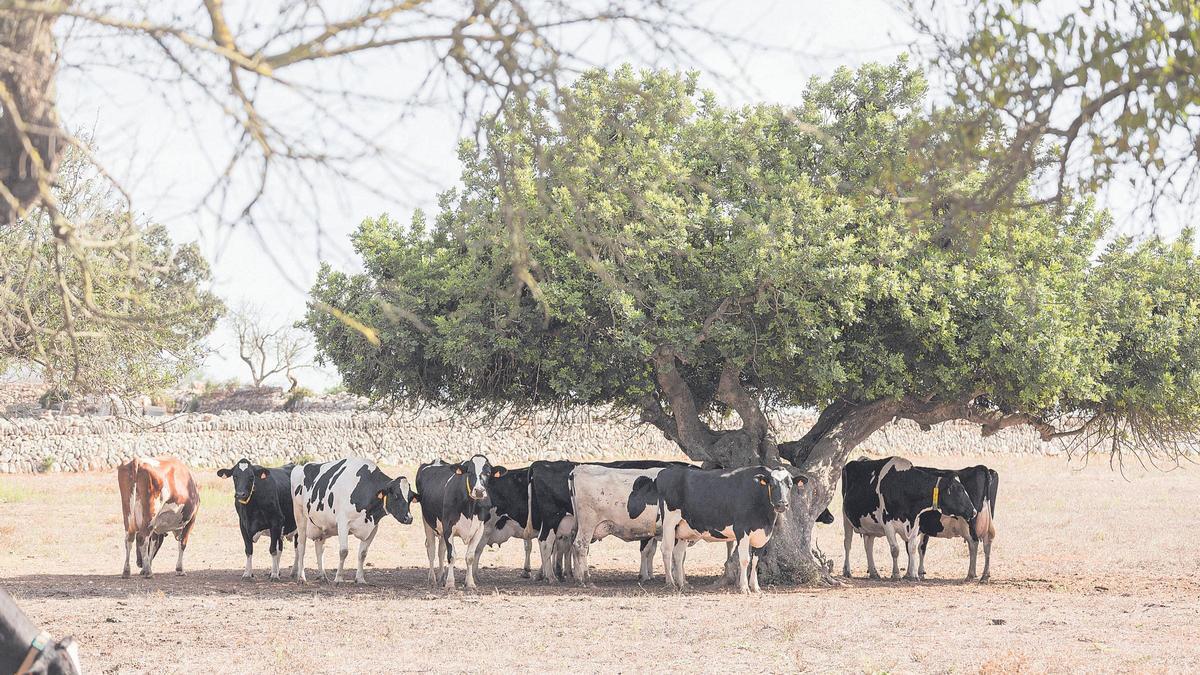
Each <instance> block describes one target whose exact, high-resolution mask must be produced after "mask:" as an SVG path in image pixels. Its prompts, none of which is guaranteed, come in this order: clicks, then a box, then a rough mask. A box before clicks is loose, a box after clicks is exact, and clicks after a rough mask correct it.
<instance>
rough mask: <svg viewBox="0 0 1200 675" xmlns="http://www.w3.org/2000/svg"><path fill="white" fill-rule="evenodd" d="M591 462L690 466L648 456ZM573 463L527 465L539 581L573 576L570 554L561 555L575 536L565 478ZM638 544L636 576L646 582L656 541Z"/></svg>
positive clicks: (649, 539) (648, 466) (628, 466)
mask: <svg viewBox="0 0 1200 675" xmlns="http://www.w3.org/2000/svg"><path fill="white" fill-rule="evenodd" d="M592 465H593V466H604V467H609V468H613V469H651V468H662V467H664V466H692V465H691V464H687V463H685V462H666V461H662V460H650V459H647V460H621V461H614V462H596V463H592ZM577 466H580V464H579V463H578V462H571V461H567V460H557V461H537V462H534V463H533V464H531V465H530V467H529V471H530V475H529V517H530V524H531V526H532V529H533V530H534V533H535V534H536V536H537V538H538V548H539V550H540V552H541V561H542V564H541V569H540V570H539V571H538V574H537V578H538V579H539V580H545V581H548V582H551V583H553V582H554V581H555V579H556V578H557V579H562V578H564V577H566V576H573V570H572V569H571V567H572V557H573V556H569V555H565V553H566V551H567V550H568V548H569V547H570V542H571V541H573V539H574V536H575V512H574V510H573V508H572V506H571V490H570V486H569V485H568V478H569V477H570V475H571V471H572V470H573V469H574V468H575V467H577ZM641 547H642V567H641V571H640V573H639V575H638V576H639V579H640V580H641V581H647V580H649V579H650V577H651V573H652V571H653V564H654V552H655V550H656V547H657V543H656V540H655V539H654V538H653V537H647V538H646V539H643V540H642V542H641Z"/></svg>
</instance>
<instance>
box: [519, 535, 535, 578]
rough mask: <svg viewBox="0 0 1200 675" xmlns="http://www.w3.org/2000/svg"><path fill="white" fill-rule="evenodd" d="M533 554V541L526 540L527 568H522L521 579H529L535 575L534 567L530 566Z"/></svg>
mask: <svg viewBox="0 0 1200 675" xmlns="http://www.w3.org/2000/svg"><path fill="white" fill-rule="evenodd" d="M531 553H533V539H526V540H525V566H524V567H522V568H521V578H522V579H528V578H530V577H532V576H533V575H532V574H531V572H532V571H533V567H532V566H531V565H530V562H531V561H530V554H531Z"/></svg>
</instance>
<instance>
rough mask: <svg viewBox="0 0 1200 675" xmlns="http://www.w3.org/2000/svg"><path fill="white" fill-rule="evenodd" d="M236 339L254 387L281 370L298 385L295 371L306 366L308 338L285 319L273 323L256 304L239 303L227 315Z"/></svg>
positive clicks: (281, 372) (292, 382)
mask: <svg viewBox="0 0 1200 675" xmlns="http://www.w3.org/2000/svg"><path fill="white" fill-rule="evenodd" d="M229 322H230V325H231V327H232V328H233V332H234V334H235V335H236V336H237V341H238V357H239V358H240V359H241V360H242V361H243V362H244V363H245V364H246V367H247V368H249V370H250V383H251V384H252V385H254V386H255V387H261V386H263V382H265V381H266V380H267V378H269V377H271V376H273V375H280V374H282V375H283V376H284V377H286V378H287V380H288V382H290V383H291V385H290V386H289V387H288V391H293V390H295V389H296V387H297V386H299V384H300V383H299V381H298V380H297V379H296V376H295V371H297V370H299V369H301V368H306V367H307V366H308V364H307V361H306V356H305V354H306V352H307V350H308V348H309V346H310V345H309V341H308V338H307V337H306V336H305V335H304V334H303V333H301V332H300V331H299V330H297V329H296V328H295V327H294V326H292V325H291V324H288V323H273V322H272V321H271V320H270V319H268V318H266V317H264V316H263V311H262V310H261V309H260V308H257V307H251V306H249V305H243V306H242V307H240V308H239V309H238V310H237V311H235V312H233V314H231V315H230V317H229Z"/></svg>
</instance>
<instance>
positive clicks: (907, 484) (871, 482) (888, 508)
mask: <svg viewBox="0 0 1200 675" xmlns="http://www.w3.org/2000/svg"><path fill="white" fill-rule="evenodd" d="M928 512H940V513H941V514H943V515H948V516H951V517H953V516H958V517H961V518H963V519H964V520H967V521H970V520H972V519H974V518H975V507H974V506H973V505H972V504H971V498H970V496H969V495H967V489H966V488H965V487H963V484H962V483H961V482H960V481H959V480H958V478H956V477H954V476H941V475H938V474H936V473H934V472H932V471H928V470H926V469H922V468H919V467H915V466H913V464H912V462H910V461H908V460H907V459H904V458H902V457H885V458H883V459H874V460H871V459H865V458H864V459H858V460H855V461H853V462H847V463H846V466H845V467H843V468H842V522H843V525H844V526H845V548H846V557H845V560H844V562H843V564H842V576H845V577H849V576H851V575H850V545H851V544H852V543H853V541H854V533H855V532H857V533H859V534H861V535H862V536H863V547H864V549H865V550H866V554H867V573H868V574H869V575H870V577H871V578H872V579H879V578H880V577H879V571H878V570H876V569H875V551H874V545H875V538H876V537H881V536H882V537H887V539H888V544H889V546H890V547H891V551H892V580H893V581H895V580H897V579H899V578H900V563H899V557H900V546H899V544H898V543H897V540H904V542H905V545H906V549H907V551H908V569H907V572H906V573H905V578H907V579H916V578H917V544H918V541H919V540H920V536H919V535H920V520H921V517H922V514H925V513H928Z"/></svg>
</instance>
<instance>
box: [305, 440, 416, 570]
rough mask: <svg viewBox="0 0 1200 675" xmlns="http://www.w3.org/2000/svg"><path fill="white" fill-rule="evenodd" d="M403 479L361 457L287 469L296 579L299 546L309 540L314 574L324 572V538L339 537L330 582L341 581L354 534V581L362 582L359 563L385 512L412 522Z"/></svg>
mask: <svg viewBox="0 0 1200 675" xmlns="http://www.w3.org/2000/svg"><path fill="white" fill-rule="evenodd" d="M415 498H416V497H415V494H414V493H413V491H412V488H411V487H409V484H408V479H407V478H404V477H403V476H401V477H400V478H397V479H395V480H392V479H391V478H389V477H388V476H387V474H385V473H383V472H382V471H380V470H379V467H377V466H375V463H374V462H370V461H367V460H365V459H340V460H338V461H336V462H323V463H311V464H302V465H300V466H297V467H296V468H294V469H292V506H293V508H294V509H295V515H296V536H297V537H298V541H297V544H298V546H297V548H296V569H297V570H298V573H297V575H296V580H297V581H298V582H301V583H304V582H305V581H307V577H306V576H305V574H304V549H305V548H306V546H305V541H306V540H307V539H312V540H313V547H314V549H315V551H316V554H317V574H318V575H320V577H321V580H322V581H324V580H326V579H327V577H326V576H325V564H324V560H323V559H322V558H323V556H322V554H323V553H324V547H325V539H327V538H329V537H333V536H337V538H338V552H339V558H338V568H337V574H335V575H334V577H333V580H334V582H335V583H337V582H340V581H342V570H343V568H344V567H345V564H346V556H347V555H348V554H349V552H350V535H351V534H353V535H354V536H355V537H358V539H359V541H360V542H361V543H360V544H359V545H358V574H357V575H355V577H354V581H355V583H360V584H362V583H366V579H365V578H364V577H363V563H364V561H365V560H366V558H367V550H368V549H369V548H370V547H371V541H373V540H374V539H375V533H376V532H378V531H379V523H380V521H381V520H382V519H383V517H384V516H385V515H386V514H389V513H390V514H392V516H393V517H394V518H395V519H396V520H398V521H400V522H401V523H404V524H406V525H407V524H409V523H411V522H412V514H411V513H409V504H410V503H411V502H412V501H413V500H414V499H415Z"/></svg>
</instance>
